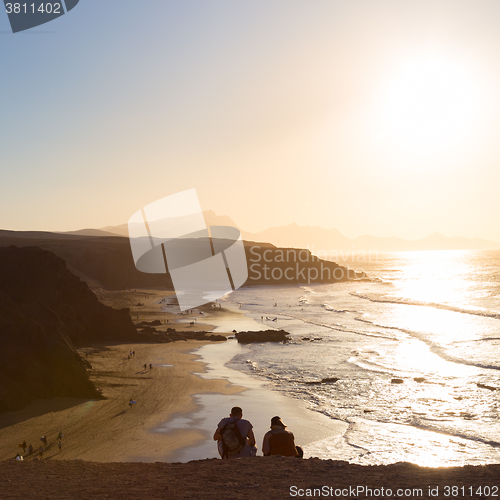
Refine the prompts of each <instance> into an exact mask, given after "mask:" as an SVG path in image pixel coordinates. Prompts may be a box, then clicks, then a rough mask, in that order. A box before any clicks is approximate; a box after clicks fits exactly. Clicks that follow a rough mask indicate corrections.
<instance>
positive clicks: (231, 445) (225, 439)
mask: <svg viewBox="0 0 500 500" xmlns="http://www.w3.org/2000/svg"><path fill="white" fill-rule="evenodd" d="M237 422H238V420H231V421H230V422H228V423H227V424H226V425H225V426H224V427H223V428H222V429H221V430H220V431H219V432H220V435H221V436H222V440H221V443H222V451H223V454H222V458H228V456H229V455H236V454H237V453H239V452H240V451H241V450H242V449H243V448H244V447H245V438H244V437H243V436H242V435H241V432H240V428H239V427H238V423H237Z"/></svg>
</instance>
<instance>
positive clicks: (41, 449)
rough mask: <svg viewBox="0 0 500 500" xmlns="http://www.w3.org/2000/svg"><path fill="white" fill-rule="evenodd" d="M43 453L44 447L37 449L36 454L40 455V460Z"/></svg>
mask: <svg viewBox="0 0 500 500" xmlns="http://www.w3.org/2000/svg"><path fill="white" fill-rule="evenodd" d="M44 451H45V449H44V447H43V446H40V448H38V453H40V460H41V459H42V458H43V452H44Z"/></svg>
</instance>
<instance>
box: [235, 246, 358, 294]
mask: <svg viewBox="0 0 500 500" xmlns="http://www.w3.org/2000/svg"><path fill="white" fill-rule="evenodd" d="M245 253H246V257H247V265H248V279H247V281H246V283H245V285H286V284H293V283H307V284H310V283H334V282H337V281H347V280H350V279H354V278H364V277H365V274H364V273H362V272H359V273H355V272H354V271H352V270H350V269H348V268H346V267H343V266H339V265H338V264H336V263H335V262H330V261H326V260H321V259H319V258H318V257H315V256H314V255H312V254H311V252H310V251H309V250H306V249H298V248H278V247H275V246H273V245H270V244H266V243H251V242H245Z"/></svg>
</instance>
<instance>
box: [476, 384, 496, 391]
mask: <svg viewBox="0 0 500 500" xmlns="http://www.w3.org/2000/svg"><path fill="white" fill-rule="evenodd" d="M476 385H477V386H478V387H479V389H488V390H489V391H498V387H492V386H491V385H485V384H481V383H477V384H476Z"/></svg>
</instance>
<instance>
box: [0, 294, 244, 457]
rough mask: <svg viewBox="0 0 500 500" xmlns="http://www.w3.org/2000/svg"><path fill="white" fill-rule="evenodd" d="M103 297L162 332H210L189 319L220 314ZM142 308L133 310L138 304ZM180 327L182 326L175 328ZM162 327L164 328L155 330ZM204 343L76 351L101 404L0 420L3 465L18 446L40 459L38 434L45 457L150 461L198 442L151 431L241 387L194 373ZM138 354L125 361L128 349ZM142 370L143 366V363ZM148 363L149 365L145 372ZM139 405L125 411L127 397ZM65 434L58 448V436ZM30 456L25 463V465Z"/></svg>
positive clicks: (154, 299)
mask: <svg viewBox="0 0 500 500" xmlns="http://www.w3.org/2000/svg"><path fill="white" fill-rule="evenodd" d="M102 295H103V294H102V292H101V297H100V298H101V300H103V302H106V303H107V304H109V305H113V306H114V307H117V308H120V307H130V308H131V314H132V315H134V312H136V316H138V317H139V321H152V320H154V319H160V318H161V319H162V320H165V321H166V320H167V319H168V321H169V323H168V324H167V323H165V324H164V325H162V327H164V328H165V329H166V328H167V327H170V326H173V325H175V327H176V328H177V330H182V331H208V330H211V329H213V326H212V325H209V324H206V323H201V322H200V323H196V324H195V325H190V323H191V322H194V319H195V317H196V318H197V317H198V316H200V317H203V318H210V316H211V315H220V313H219V312H218V311H214V313H211V312H210V307H207V308H205V309H206V310H207V311H206V312H203V311H202V314H199V312H200V311H197V312H196V313H195V314H196V316H195V314H192V315H188V314H172V313H168V312H165V311H164V310H163V309H164V306H163V305H162V304H158V302H159V300H161V299H162V298H163V297H165V296H167V295H168V292H166V293H165V292H164V291H157V290H156V291H155V290H141V291H137V292H111V293H109V294H107V295H106V296H105V298H103V296H102ZM139 303H141V304H144V305H141V306H135V304H139ZM179 325H181V326H180V327H179ZM159 329H161V327H160V328H159ZM201 345H203V342H200V341H181V342H175V343H167V344H130V345H128V344H109V343H108V344H96V345H93V346H88V347H84V348H82V349H80V351H81V352H82V354H83V355H84V356H85V358H86V360H87V361H88V362H89V363H90V364H91V365H92V367H93V369H92V370H90V371H89V375H90V378H91V380H92V381H93V382H94V383H95V385H96V387H97V388H98V389H100V390H101V391H102V394H103V396H104V397H105V398H106V399H105V400H81V399H74V398H52V399H48V400H37V401H35V402H34V403H33V404H32V405H30V406H28V407H27V408H24V409H23V410H20V411H16V412H9V413H4V414H2V415H0V460H7V459H9V458H12V457H14V456H15V455H16V453H17V452H21V453H22V448H19V446H18V445H19V444H20V443H22V442H23V440H26V443H27V444H28V445H29V444H30V443H31V444H32V445H33V447H34V449H35V453H34V457H36V458H38V448H39V447H40V445H41V444H42V443H41V441H40V438H41V436H47V438H48V446H47V447H46V450H45V453H44V455H43V460H51V459H58V460H74V459H82V460H92V461H95V462H111V461H131V460H143V461H148V462H151V461H155V460H166V459H167V457H168V455H169V454H170V453H172V452H173V451H175V450H177V449H179V448H182V447H184V446H189V445H190V444H193V443H195V442H196V441H197V440H200V439H203V438H204V436H201V435H200V433H199V431H196V430H192V429H181V430H176V431H175V432H170V433H168V432H154V429H155V428H157V427H159V426H161V424H163V423H164V422H165V421H167V420H169V419H171V418H172V417H173V416H175V415H180V414H184V413H189V412H193V411H194V410H195V409H196V404H195V401H194V399H193V397H192V396H193V395H194V394H204V393H217V394H234V393H235V392H240V391H241V390H242V389H241V388H239V387H237V386H235V385H232V384H230V383H228V382H227V381H226V380H217V379H204V378H201V377H199V376H197V375H194V374H193V372H198V373H199V372H202V371H203V369H204V368H203V365H202V364H201V363H199V362H197V361H196V360H197V359H198V356H195V355H193V354H192V351H193V350H195V349H196V348H198V347H200V346H201ZM131 351H135V355H134V356H133V357H131V358H130V359H128V357H130V352H131ZM145 364H146V365H147V368H144V365H145ZM149 364H152V366H153V368H152V369H150V368H149ZM130 399H133V400H135V401H136V403H135V404H134V405H133V406H131V407H130V406H129V400H130ZM60 431H61V432H62V433H63V434H64V437H63V439H62V450H61V451H59V449H58V446H57V442H56V437H57V435H58V433H59V432H60ZM29 459H30V458H28V460H29Z"/></svg>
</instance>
